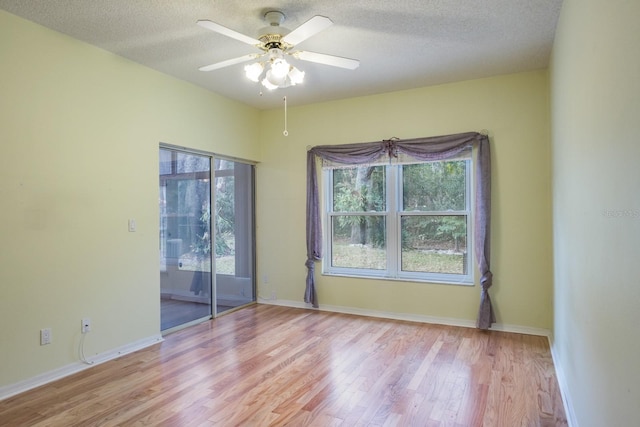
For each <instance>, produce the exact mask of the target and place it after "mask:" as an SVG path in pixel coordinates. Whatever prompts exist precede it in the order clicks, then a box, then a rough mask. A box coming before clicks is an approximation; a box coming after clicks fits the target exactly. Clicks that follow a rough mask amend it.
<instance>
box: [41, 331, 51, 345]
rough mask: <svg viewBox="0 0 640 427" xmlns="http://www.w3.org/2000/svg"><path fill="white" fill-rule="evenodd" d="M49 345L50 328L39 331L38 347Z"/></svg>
mask: <svg viewBox="0 0 640 427" xmlns="http://www.w3.org/2000/svg"><path fill="white" fill-rule="evenodd" d="M47 344H51V328H45V329H40V345H47Z"/></svg>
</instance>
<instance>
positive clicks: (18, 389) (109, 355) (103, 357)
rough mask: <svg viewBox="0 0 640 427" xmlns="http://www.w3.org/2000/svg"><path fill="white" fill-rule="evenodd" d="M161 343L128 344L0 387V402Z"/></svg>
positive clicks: (158, 338)
mask: <svg viewBox="0 0 640 427" xmlns="http://www.w3.org/2000/svg"><path fill="white" fill-rule="evenodd" d="M161 341H163V338H162V336H161V335H154V336H150V337H147V338H143V339H141V340H138V341H134V342H132V343H129V344H125V345H123V346H121V347H118V348H115V349H113V350H109V351H106V352H104V353H99V354H96V355H95V356H93V357H89V358H87V361H88V362H90V364H86V363H83V362H80V361H78V362H74V363H71V364H69V365H66V366H62V367H60V368H57V369H54V370H52V371H49V372H45V373H43V374H40V375H36V376H35V377H32V378H29V379H27V380H24V381H20V382H18V383H15V384H10V385H8V386H3V387H0V401H1V400H4V399H7V398H9V397H11V396H15V395H16V394H19V393H22V392H25V391H27V390H31V389H33V388H36V387H40V386H42V385H45V384H48V383H50V382H52V381H55V380H59V379H60V378H64V377H66V376H69V375H72V374H75V373H77V372H80V371H84V370H85V369H89V368H91V367H93V366H96V365H99V364H101V363H104V362H107V361H109V360H113V359H117V358H118V357H120V356H124V355H125V354H129V353H133V352H134V351H138V350H142V349H143V348H146V347H149V346H151V345H153V344H157V343H159V342H161Z"/></svg>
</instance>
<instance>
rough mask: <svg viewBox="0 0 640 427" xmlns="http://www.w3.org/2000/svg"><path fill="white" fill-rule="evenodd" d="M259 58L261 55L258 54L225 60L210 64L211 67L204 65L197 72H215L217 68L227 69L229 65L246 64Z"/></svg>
mask: <svg viewBox="0 0 640 427" xmlns="http://www.w3.org/2000/svg"><path fill="white" fill-rule="evenodd" d="M261 56H262V55H260V54H258V53H250V54H249V55H244V56H240V57H238V58H233V59H227V60H226V61H221V62H216V63H215V64H211V65H205V66H204V67H200V68H198V70H200V71H212V70H217V69H219V68H224V67H228V66H230V65H235V64H239V63H241V62H247V61H250V60H252V59H258V58H260V57H261Z"/></svg>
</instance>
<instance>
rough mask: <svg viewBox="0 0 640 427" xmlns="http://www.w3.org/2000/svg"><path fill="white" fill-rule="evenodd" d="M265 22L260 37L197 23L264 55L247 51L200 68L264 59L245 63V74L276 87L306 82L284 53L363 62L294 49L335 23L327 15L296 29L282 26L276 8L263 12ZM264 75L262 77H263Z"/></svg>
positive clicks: (353, 64)
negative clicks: (291, 29) (258, 50)
mask: <svg viewBox="0 0 640 427" xmlns="http://www.w3.org/2000/svg"><path fill="white" fill-rule="evenodd" d="M264 19H265V21H266V22H267V23H268V24H269V26H268V27H266V28H263V29H262V30H261V31H260V33H261V35H260V37H259V38H258V39H254V38H252V37H249V36H246V35H244V34H241V33H238V32H236V31H234V30H232V29H230V28H227V27H225V26H223V25H220V24H218V23H215V22H212V21H208V20H200V21H198V22H197V24H198V25H200V26H201V27H203V28H207V29H209V30H211V31H214V32H217V33H219V34H222V35H224V36H227V37H230V38H233V39H236V40H239V41H241V42H243V43H246V44H249V45H252V46H254V47H256V48H258V49H260V50H262V51H263V53H262V54H248V55H244V56H241V57H238V58H233V59H228V60H226V61H222V62H217V63H214V64H211V65H206V66H204V67H200V71H212V70H217V69H219V68H224V67H228V66H231V65H235V64H239V63H242V62H247V61H250V60H255V59H261V58H264V57H266V59H265V60H262V61H258V62H254V63H252V64H248V65H245V67H244V72H245V76H246V77H247V78H248V79H249V80H251V81H253V82H256V83H257V82H261V83H262V85H263V86H264V87H265V88H267V89H269V90H274V89H277V88H285V87H289V86H295V85H299V84H301V83H302V82H303V81H304V76H305V73H304V71H300V70H299V69H298V68H296V67H295V66H293V65H291V64H289V62H287V60H286V58H285V55H290V56H292V57H294V58H296V59H298V60H301V61H308V62H314V63H318V64H324V65H330V66H334V67H340V68H346V69H351V70H353V69H356V68H358V66H359V65H360V61H358V60H356V59H350V58H342V57H339V56H334V55H327V54H323V53H316V52H305V51H294V50H293V49H294V47H295V45H297V44H299V43H301V42H303V41H305V40H306V39H308V38H309V37H311V36H313V35H315V34H317V33H319V32H320V31H322V30H324V29H326V28H328V27H329V26H331V25H332V24H333V22H332V21H331V20H330V19H329V18H327V17H326V16H320V15H316V16H314V17H313V18H311V19H309V20H308V21H306V22H305V23H303V24H302V25H300V26H299V27H297V28H296V29H294V30H293V31H289V30H288V29H286V28H284V27H281V26H280V25H281V24H282V23H283V22H284V20H285V15H284V13H282V12H280V11H277V10H273V11H269V12H267V13H265V14H264ZM263 76H264V77H263ZM261 78H262V79H261Z"/></svg>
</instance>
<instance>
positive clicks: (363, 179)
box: [332, 166, 386, 212]
mask: <svg viewBox="0 0 640 427" xmlns="http://www.w3.org/2000/svg"><path fill="white" fill-rule="evenodd" d="M384 173H385V168H384V166H362V167H352V168H345V169H334V170H333V183H332V185H333V211H334V212H372V211H374V212H380V211H384V210H385V209H386V204H385V197H386V196H385V175H384Z"/></svg>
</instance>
